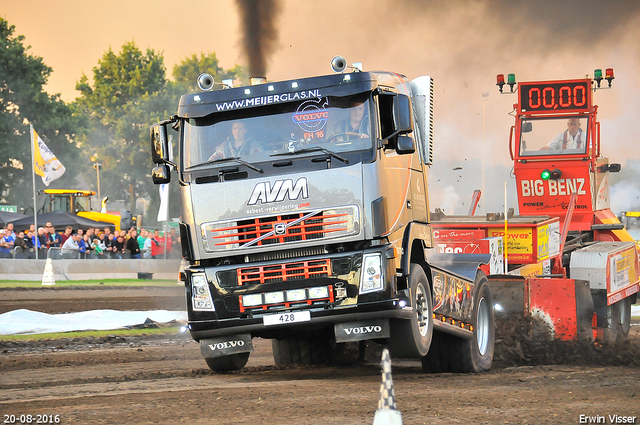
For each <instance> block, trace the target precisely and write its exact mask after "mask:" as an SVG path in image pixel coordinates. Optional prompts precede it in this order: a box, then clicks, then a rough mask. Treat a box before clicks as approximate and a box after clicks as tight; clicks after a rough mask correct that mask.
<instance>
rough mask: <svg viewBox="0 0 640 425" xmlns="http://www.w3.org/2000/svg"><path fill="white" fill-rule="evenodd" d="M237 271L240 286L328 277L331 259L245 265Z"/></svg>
mask: <svg viewBox="0 0 640 425" xmlns="http://www.w3.org/2000/svg"><path fill="white" fill-rule="evenodd" d="M237 273H238V285H240V286H242V285H250V284H256V283H273V282H285V281H291V280H303V279H313V278H319V277H328V276H329V275H330V273H331V260H329V259H325V260H311V261H297V262H294V263H287V264H273V265H268V266H258V267H245V268H242V269H238V271H237Z"/></svg>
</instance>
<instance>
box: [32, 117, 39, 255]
mask: <svg viewBox="0 0 640 425" xmlns="http://www.w3.org/2000/svg"><path fill="white" fill-rule="evenodd" d="M29 135H30V136H31V169H32V171H33V172H32V173H31V180H32V182H33V225H34V227H35V228H36V235H35V237H36V240H35V244H34V250H35V251H36V260H37V259H38V242H39V240H40V238H39V237H38V210H37V209H36V208H37V205H36V156H35V152H34V150H33V147H34V146H35V138H34V137H33V124H31V123H29Z"/></svg>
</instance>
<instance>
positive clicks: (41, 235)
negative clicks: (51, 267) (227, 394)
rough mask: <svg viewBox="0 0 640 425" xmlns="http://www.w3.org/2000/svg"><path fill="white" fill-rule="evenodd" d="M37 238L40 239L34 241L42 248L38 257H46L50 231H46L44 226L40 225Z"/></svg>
mask: <svg viewBox="0 0 640 425" xmlns="http://www.w3.org/2000/svg"><path fill="white" fill-rule="evenodd" d="M37 239H38V241H37V242H36V241H34V243H35V245H36V246H37V247H38V249H39V250H40V251H38V258H44V257H46V255H47V253H46V251H45V250H46V249H47V243H48V242H49V236H48V233H46V231H45V229H44V227H38V237H37Z"/></svg>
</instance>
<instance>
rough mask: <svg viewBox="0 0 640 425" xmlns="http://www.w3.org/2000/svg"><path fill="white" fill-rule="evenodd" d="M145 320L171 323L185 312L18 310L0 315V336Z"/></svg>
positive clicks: (113, 326) (118, 325) (108, 327)
mask: <svg viewBox="0 0 640 425" xmlns="http://www.w3.org/2000/svg"><path fill="white" fill-rule="evenodd" d="M147 319H150V320H153V321H154V322H157V323H167V322H171V321H173V320H177V321H186V320H187V313H186V312H184V311H168V310H150V311H118V310H91V311H81V312H78V313H64V314H46V313H40V312H39V311H31V310H25V309H20V310H13V311H9V312H7V313H3V314H0V335H16V334H43V333H51V332H72V331H89V330H112V329H121V328H124V327H126V326H135V325H142V324H143V323H144V322H145V321H147Z"/></svg>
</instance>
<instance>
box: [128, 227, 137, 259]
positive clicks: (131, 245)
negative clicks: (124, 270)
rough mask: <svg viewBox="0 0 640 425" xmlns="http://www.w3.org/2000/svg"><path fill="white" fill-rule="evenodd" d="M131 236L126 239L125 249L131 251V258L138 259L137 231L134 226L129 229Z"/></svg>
mask: <svg viewBox="0 0 640 425" xmlns="http://www.w3.org/2000/svg"><path fill="white" fill-rule="evenodd" d="M130 235H131V237H130V238H129V239H127V244H126V246H125V247H126V249H127V250H128V251H129V252H130V253H131V258H135V259H140V245H138V238H137V235H138V232H137V231H136V229H135V227H134V228H132V229H131V231H130Z"/></svg>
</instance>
